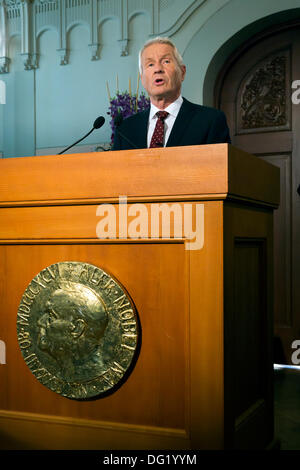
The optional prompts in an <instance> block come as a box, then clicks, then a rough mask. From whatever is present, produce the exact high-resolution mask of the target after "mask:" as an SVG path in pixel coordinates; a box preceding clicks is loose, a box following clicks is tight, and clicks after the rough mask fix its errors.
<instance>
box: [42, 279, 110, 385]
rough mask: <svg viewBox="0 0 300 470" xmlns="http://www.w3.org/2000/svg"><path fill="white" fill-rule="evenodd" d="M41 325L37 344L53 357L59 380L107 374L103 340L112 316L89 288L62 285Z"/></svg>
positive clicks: (53, 365) (72, 283)
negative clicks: (105, 372) (109, 317)
mask: <svg viewBox="0 0 300 470" xmlns="http://www.w3.org/2000/svg"><path fill="white" fill-rule="evenodd" d="M37 324H38V339H37V345H38V347H39V349H40V350H41V351H43V352H44V353H47V354H48V355H49V356H51V358H49V362H50V363H51V366H52V369H53V368H54V369H55V375H56V376H57V377H59V378H61V379H62V380H65V381H68V382H72V381H85V380H91V379H92V378H94V377H96V376H97V375H99V374H101V372H104V370H105V369H104V364H103V356H102V353H101V339H102V338H103V336H104V333H105V330H106V327H107V325H108V314H107V311H106V308H105V305H104V303H103V301H102V299H101V297H100V296H98V295H97V294H96V293H95V292H94V291H92V290H91V289H89V287H87V286H85V285H83V284H79V283H75V282H67V281H66V282H62V283H61V284H60V286H59V288H57V289H56V290H55V291H54V292H53V293H52V294H51V296H50V298H49V299H48V300H47V302H46V305H45V308H44V312H43V313H42V315H41V317H40V318H39V320H38V322H37Z"/></svg>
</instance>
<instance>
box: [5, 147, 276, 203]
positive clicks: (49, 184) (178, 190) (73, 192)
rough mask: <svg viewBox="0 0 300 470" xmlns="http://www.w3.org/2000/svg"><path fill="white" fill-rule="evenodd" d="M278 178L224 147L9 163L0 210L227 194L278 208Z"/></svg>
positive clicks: (208, 196) (175, 149)
mask: <svg viewBox="0 0 300 470" xmlns="http://www.w3.org/2000/svg"><path fill="white" fill-rule="evenodd" d="M124 162H126V163H124ZM32 168H34V171H32ZM254 168H256V171H257V172H258V171H259V172H260V173H261V175H262V178H257V179H255V182H254V181H253V180H252V179H251V178H250V177H249V175H251V173H252V171H253V169H254ZM58 172H59V173H60V174H63V175H64V180H63V184H61V181H60V179H58V177H57V175H58ZM249 172H250V173H249ZM45 174H46V175H47V178H45V177H44V175H45ZM266 174H268V178H269V185H268V186H266V185H265V184H264V178H263V176H265V175H266ZM127 175H130V177H128V176H127ZM236 175H239V177H238V178H236ZM278 178H279V172H278V170H277V169H275V170H274V169H273V168H272V167H270V166H268V165H266V164H265V162H262V161H260V162H257V160H256V159H255V158H254V157H253V156H251V155H250V154H246V153H240V152H239V151H238V150H237V149H235V148H234V147H232V146H230V145H228V144H216V145H200V146H191V147H178V148H177V147H172V148H165V149H163V150H162V149H147V150H127V151H125V152H105V153H103V152H102V153H100V154H95V153H92V154H85V155H83V154H80V155H66V156H46V157H26V158H15V159H14V158H9V159H4V160H2V161H0V206H1V205H2V206H3V207H4V206H7V205H10V206H12V205H22V206H24V205H29V206H30V205H34V204H36V203H38V204H40V205H42V204H44V203H45V201H47V205H55V204H66V203H68V204H76V203H77V204H78V203H80V204H81V203H88V202H90V203H95V202H99V201H103V200H116V199H118V197H119V196H121V195H126V196H127V197H128V198H129V199H137V200H140V199H141V198H142V199H144V200H145V198H146V199H148V200H149V199H150V200H157V199H166V198H167V199H169V200H171V199H177V200H179V199H180V198H181V199H182V198H194V199H195V198H197V199H204V198H206V199H210V198H211V199H216V198H219V199H224V198H225V197H226V195H227V193H228V192H229V193H230V194H232V195H234V196H237V195H239V196H241V197H246V198H247V197H249V198H250V199H253V200H258V201H261V202H262V201H264V202H265V203H268V204H272V205H274V204H275V205H276V204H277V203H278V200H279V195H278V191H277V181H278ZM240 181H243V184H240ZM254 183H255V184H254ZM239 191H241V194H239ZM34 201H35V202H34Z"/></svg>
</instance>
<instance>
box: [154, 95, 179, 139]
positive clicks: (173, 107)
mask: <svg viewBox="0 0 300 470" xmlns="http://www.w3.org/2000/svg"><path fill="white" fill-rule="evenodd" d="M182 103H183V99H182V96H181V95H180V96H179V97H178V98H177V100H176V101H174V102H173V103H171V104H169V106H167V108H166V109H164V111H167V112H168V113H169V116H167V117H166V119H165V135H164V147H165V146H166V144H167V142H168V138H169V137H170V134H171V130H172V127H173V125H174V122H175V119H176V117H177V114H178V113H179V110H180V107H181V105H182ZM157 111H162V110H161V109H158V108H157V107H156V106H154V104H152V103H151V107H150V114H149V121H148V134H147V146H148V147H150V143H151V138H152V135H153V132H154V129H155V126H156V121H157V119H158V117H157V116H156V113H157Z"/></svg>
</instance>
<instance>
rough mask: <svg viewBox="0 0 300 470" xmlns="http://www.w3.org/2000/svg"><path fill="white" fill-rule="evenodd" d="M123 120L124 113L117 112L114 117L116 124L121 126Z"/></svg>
mask: <svg viewBox="0 0 300 470" xmlns="http://www.w3.org/2000/svg"><path fill="white" fill-rule="evenodd" d="M122 122H123V115H122V114H121V113H119V114H117V115H116V117H115V119H114V124H115V126H117V127H119V126H120V125H121V124H122Z"/></svg>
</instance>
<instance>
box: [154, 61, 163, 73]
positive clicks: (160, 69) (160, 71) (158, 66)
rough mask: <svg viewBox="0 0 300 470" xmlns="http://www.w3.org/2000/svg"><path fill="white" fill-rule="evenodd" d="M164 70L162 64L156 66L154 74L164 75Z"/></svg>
mask: <svg viewBox="0 0 300 470" xmlns="http://www.w3.org/2000/svg"><path fill="white" fill-rule="evenodd" d="M163 71H164V69H163V67H162V65H161V64H160V63H157V64H155V65H154V73H163Z"/></svg>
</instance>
